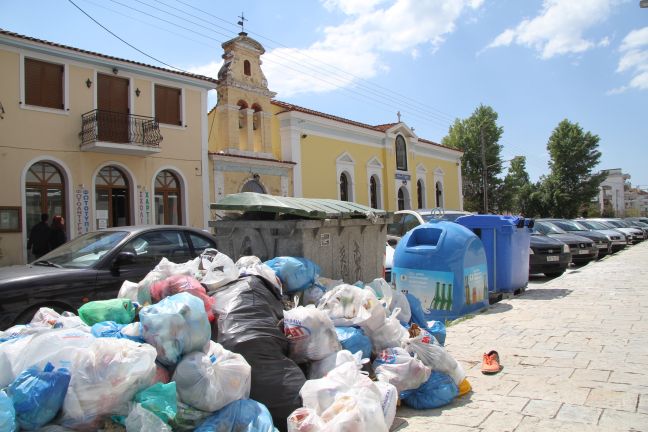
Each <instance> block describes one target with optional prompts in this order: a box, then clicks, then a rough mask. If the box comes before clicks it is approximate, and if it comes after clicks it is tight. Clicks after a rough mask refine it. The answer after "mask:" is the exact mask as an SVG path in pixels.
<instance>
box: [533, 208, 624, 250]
mask: <svg viewBox="0 0 648 432" xmlns="http://www.w3.org/2000/svg"><path fill="white" fill-rule="evenodd" d="M545 221H546V222H551V223H552V224H554V225H556V226H557V227H558V228H560V229H562V230H563V231H565V232H567V233H569V234H574V235H577V236H581V237H587V238H588V239H590V240H592V241H593V242H594V244H595V245H596V247H597V248H598V258H603V257H604V256H605V255H607V254H609V253H611V252H612V240H611V239H610V238H609V237H608V236H606V235H605V234H602V233H598V232H596V231H590V230H589V229H588V228H585V227H584V226H582V225H579V224H578V223H576V222H574V221H571V220H569V219H548V218H546V219H536V222H545ZM619 237H620V236H619Z"/></svg>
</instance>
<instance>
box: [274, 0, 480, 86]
mask: <svg viewBox="0 0 648 432" xmlns="http://www.w3.org/2000/svg"><path fill="white" fill-rule="evenodd" d="M321 1H322V4H323V5H324V6H325V7H326V8H328V9H329V10H338V11H340V12H342V13H344V14H346V15H347V19H346V20H345V21H344V22H343V23H341V24H339V25H337V26H329V27H326V28H324V29H323V37H322V38H321V40H319V41H317V42H315V43H313V44H312V45H311V46H309V47H307V48H303V49H298V48H277V49H274V50H271V51H269V52H267V53H266V54H265V55H264V57H263V61H264V72H265V74H266V76H267V78H268V82H269V83H270V86H271V89H272V90H273V91H276V92H278V93H279V97H287V96H291V95H295V94H298V93H307V92H327V91H331V90H335V89H337V88H341V87H349V86H352V85H354V84H356V83H357V82H358V80H360V79H367V78H371V77H373V76H375V75H376V74H377V73H379V72H382V71H384V70H388V67H387V66H386V65H385V64H384V62H383V61H382V55H384V54H385V53H389V52H397V53H409V54H410V55H411V56H412V57H414V58H417V57H418V56H420V55H422V54H421V49H423V52H424V53H431V52H434V51H435V50H436V49H438V48H439V46H440V45H441V44H443V42H444V41H445V38H446V37H447V36H448V35H449V34H450V33H452V32H453V31H454V30H455V28H456V23H457V21H458V20H459V19H460V18H461V17H462V16H463V15H465V14H466V13H468V12H470V11H471V10H475V9H478V8H480V7H481V5H482V4H483V3H484V0H321ZM322 63H324V64H322ZM327 65H333V67H331V66H327ZM340 69H341V70H340Z"/></svg>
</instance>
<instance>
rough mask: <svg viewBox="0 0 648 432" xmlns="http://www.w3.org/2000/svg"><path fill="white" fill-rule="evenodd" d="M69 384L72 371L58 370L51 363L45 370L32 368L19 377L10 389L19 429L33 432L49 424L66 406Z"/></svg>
mask: <svg viewBox="0 0 648 432" xmlns="http://www.w3.org/2000/svg"><path fill="white" fill-rule="evenodd" d="M69 384H70V371H68V370H67V369H66V368H58V369H56V370H55V369H54V365H52V363H47V364H46V365H45V367H44V368H42V369H41V368H39V367H37V366H32V367H30V368H27V369H26V370H24V371H23V372H22V373H21V374H20V375H18V377H17V378H16V379H15V380H14V381H13V382H12V383H11V384H10V385H9V387H7V395H8V396H9V397H10V398H11V400H12V401H13V405H14V408H15V410H16V421H17V423H18V424H19V426H20V427H21V428H23V429H27V430H33V429H37V428H39V427H41V426H44V425H45V424H47V423H48V422H50V421H51V420H52V419H53V418H54V417H55V416H56V414H57V413H58V411H59V410H60V409H61V406H63V399H64V398H65V394H66V393H67V389H68V385H69Z"/></svg>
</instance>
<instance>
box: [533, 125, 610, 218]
mask: <svg viewBox="0 0 648 432" xmlns="http://www.w3.org/2000/svg"><path fill="white" fill-rule="evenodd" d="M599 141H600V138H599V137H598V135H594V134H592V133H590V132H584V131H583V129H582V128H581V127H580V125H579V124H578V123H571V122H570V121H569V120H567V119H565V120H563V121H561V122H560V123H559V124H558V126H557V127H556V129H554V131H553V133H552V134H551V136H550V137H549V141H548V143H547V150H548V151H549V156H550V161H549V169H550V173H549V175H548V176H547V177H546V178H545V179H544V180H543V182H542V189H543V191H542V200H543V201H544V202H543V204H544V207H545V208H544V210H545V211H546V213H545V214H544V215H545V216H546V215H549V216H553V217H565V218H573V217H576V216H577V215H578V212H579V210H580V209H581V208H582V207H583V206H587V205H588V204H589V202H590V201H591V199H592V198H593V197H595V196H596V194H597V193H598V189H599V186H600V185H601V183H602V182H603V180H604V179H605V174H604V173H599V174H593V173H592V170H593V169H594V167H595V166H596V165H598V163H599V160H600V159H601V152H600V151H598V143H599Z"/></svg>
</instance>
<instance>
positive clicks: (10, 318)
mask: <svg viewBox="0 0 648 432" xmlns="http://www.w3.org/2000/svg"><path fill="white" fill-rule="evenodd" d="M215 246H216V241H215V239H214V238H213V237H212V236H211V235H210V234H209V233H207V232H205V231H201V230H198V229H194V228H189V227H184V226H172V225H164V226H130V227H118V228H109V229H105V230H101V231H95V232H90V233H87V234H84V235H82V236H80V237H77V238H76V239H74V240H72V241H70V242H68V243H65V244H63V245H62V246H60V247H58V248H57V249H54V250H53V251H51V252H49V253H48V254H46V255H44V256H42V257H41V258H39V259H38V260H36V261H34V262H32V263H30V264H27V265H22V266H9V267H2V268H0V293H1V295H2V302H1V303H0V329H5V328H7V327H9V326H10V325H12V324H16V323H24V322H28V321H29V320H30V319H31V317H32V316H33V315H34V313H35V312H36V311H37V310H38V308H40V307H42V306H49V307H52V308H54V309H57V310H69V311H76V309H78V308H79V307H80V306H81V305H83V304H84V303H85V302H88V301H92V300H105V299H110V298H114V297H116V296H117V293H118V292H119V288H120V287H121V285H122V283H123V282H124V281H125V280H130V281H133V282H139V281H140V280H142V279H143V278H144V276H146V274H147V273H148V272H149V271H151V270H152V269H153V268H154V267H155V266H156V265H157V264H158V263H159V262H160V260H161V259H162V258H164V257H166V258H168V259H169V260H171V261H173V262H178V263H182V262H186V261H188V260H191V259H193V258H195V257H196V256H198V255H200V254H201V253H202V252H203V251H204V250H205V249H207V248H215Z"/></svg>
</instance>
